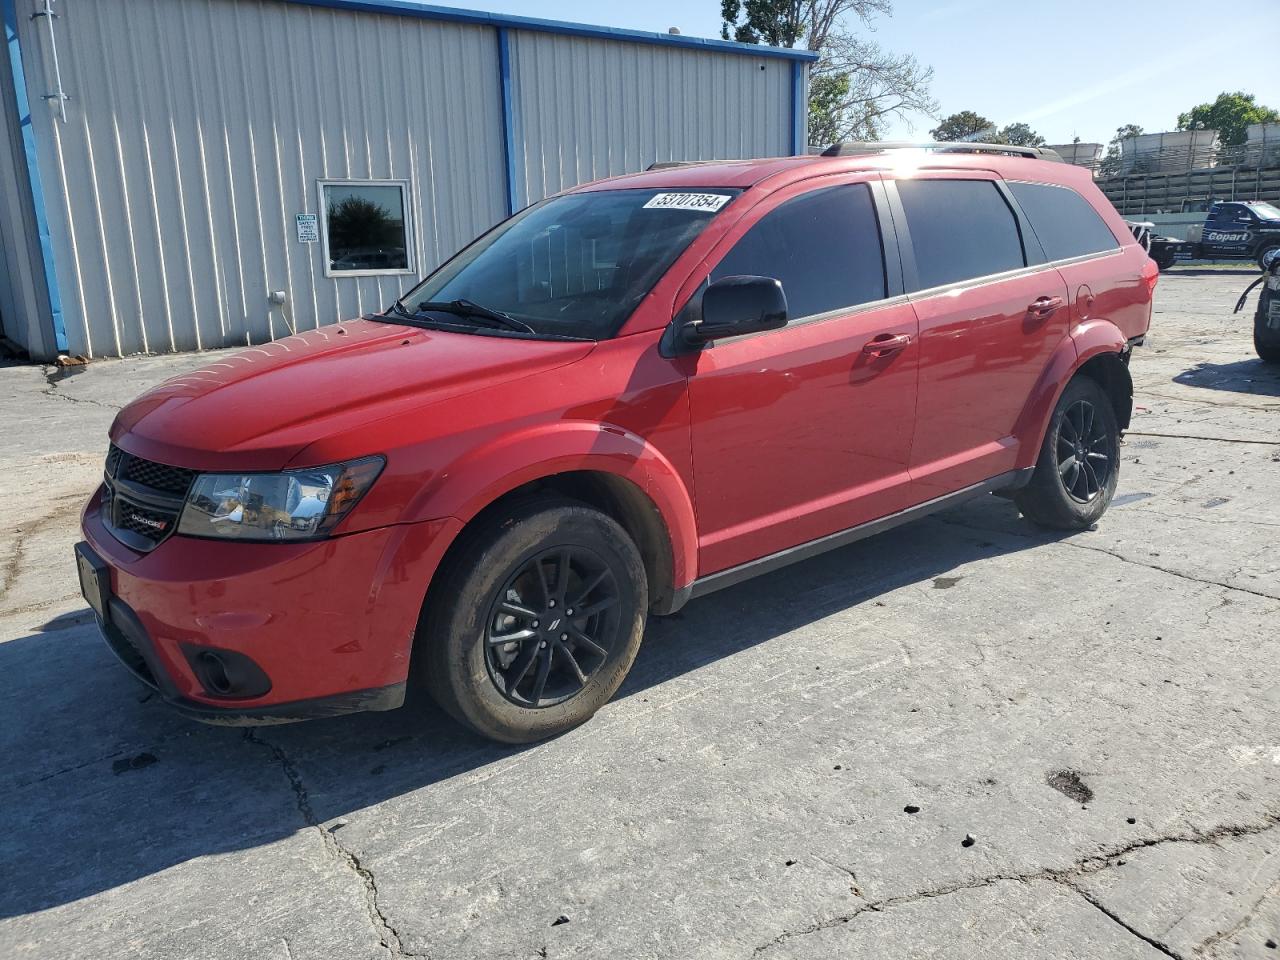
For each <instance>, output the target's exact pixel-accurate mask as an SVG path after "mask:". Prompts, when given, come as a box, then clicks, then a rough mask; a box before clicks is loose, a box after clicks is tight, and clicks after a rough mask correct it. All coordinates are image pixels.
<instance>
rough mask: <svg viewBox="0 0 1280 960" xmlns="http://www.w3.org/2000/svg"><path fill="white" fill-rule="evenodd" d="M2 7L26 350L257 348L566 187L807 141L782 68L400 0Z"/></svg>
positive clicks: (4, 298)
mask: <svg viewBox="0 0 1280 960" xmlns="http://www.w3.org/2000/svg"><path fill="white" fill-rule="evenodd" d="M0 11H2V12H3V18H4V25H5V39H6V43H5V45H4V48H3V50H0V323H3V330H4V334H5V335H6V336H7V337H8V338H9V339H11V340H13V341H16V342H17V343H19V344H21V345H22V346H24V347H26V348H27V349H28V350H29V352H30V353H31V355H32V356H33V357H37V358H46V357H50V356H52V355H54V354H56V353H61V352H66V353H73V354H84V355H86V356H113V355H122V354H129V353H136V352H163V351H172V350H192V349H201V348H210V347H221V346H232V345H243V344H249V343H260V342H263V341H265V340H268V339H271V338H274V337H278V336H282V335H284V334H286V333H287V332H288V331H289V329H290V328H296V329H309V328H311V327H314V326H318V325H320V324H324V323H329V322H332V321H335V320H338V319H341V318H343V317H350V316H354V315H358V314H360V313H361V312H364V311H367V310H371V309H379V308H381V307H383V306H385V305H386V304H387V303H389V302H390V301H391V300H392V299H394V298H395V296H396V295H398V294H399V293H401V292H403V291H404V290H405V289H406V288H407V287H408V286H409V285H410V284H411V282H412V280H413V278H414V277H415V276H418V275H421V274H423V273H425V272H426V271H428V270H429V269H430V268H432V267H433V266H435V265H436V264H438V263H439V262H441V260H443V259H445V258H447V257H448V256H449V255H450V254H452V253H453V252H454V251H455V250H456V249H457V248H458V247H460V246H461V245H462V244H464V243H465V242H466V241H467V240H469V239H471V238H472V237H473V236H475V235H476V234H478V233H480V232H481V231H483V230H484V229H486V228H487V227H489V226H491V225H492V224H494V223H496V222H497V221H499V220H501V219H503V218H504V217H505V216H507V215H508V214H509V213H510V212H512V211H514V210H518V209H520V208H521V207H524V206H525V205H527V204H529V203H532V202H535V201H537V200H540V199H541V198H543V197H545V196H547V195H549V194H552V193H555V192H557V191H559V190H561V189H563V188H565V187H568V186H571V185H573V184H576V183H580V182H582V181H585V180H591V179H596V178H599V177H604V176H611V175H614V174H619V173H626V172H630V171H636V170H641V169H643V168H644V167H646V166H648V165H649V164H650V163H653V162H654V161H658V160H672V159H698V158H701V159H712V158H716V159H729V158H738V157H752V156H757V157H758V156H778V155H785V154H794V153H801V152H803V151H804V147H805V143H806V120H807V110H806V108H805V104H806V87H807V82H808V79H807V68H808V65H809V62H810V61H811V60H812V59H814V55H813V54H810V53H808V52H806V51H801V50H782V49H774V48H770V47H755V46H748V45H743V44H736V43H728V42H724V41H719V40H702V39H697V38H692V37H684V36H679V35H670V34H653V33H642V32H639V31H630V30H615V29H609V28H604V27H590V26H583V25H578V24H568V23H558V22H552V21H543V20H534V19H529V18H525V17H509V16H500V15H494V14H488V13H479V12H472V11H466V10H454V9H447V8H442V7H431V6H425V5H422V4H419V3H415V2H408V0H0ZM54 14H56V16H54Z"/></svg>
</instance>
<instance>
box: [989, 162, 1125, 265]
mask: <svg viewBox="0 0 1280 960" xmlns="http://www.w3.org/2000/svg"><path fill="white" fill-rule="evenodd" d="M1008 187H1009V192H1010V193H1012V194H1013V196H1014V199H1016V200H1017V201H1018V205H1019V206H1020V207H1022V212H1023V213H1025V214H1026V215H1027V219H1028V220H1030V221H1031V229H1033V230H1034V231H1035V232H1036V236H1037V237H1038V238H1039V239H1040V245H1041V246H1043V247H1044V253H1045V256H1046V257H1048V258H1049V259H1050V260H1070V259H1071V258H1072V257H1083V256H1086V255H1088V254H1091V253H1104V252H1106V251H1108V250H1115V249H1117V248H1119V246H1120V241H1119V240H1117V239H1116V237H1115V234H1113V233H1112V232H1111V228H1110V227H1108V226H1107V224H1106V222H1105V221H1104V220H1103V219H1102V217H1100V216H1099V215H1098V211H1096V210H1094V209H1093V206H1092V205H1091V204H1090V203H1089V201H1088V200H1086V199H1085V198H1084V197H1082V196H1080V194H1078V193H1076V192H1075V191H1074V190H1072V189H1071V188H1070V187H1057V186H1052V185H1050V184H1047V183H1019V182H1017V181H1010V182H1009V183H1008Z"/></svg>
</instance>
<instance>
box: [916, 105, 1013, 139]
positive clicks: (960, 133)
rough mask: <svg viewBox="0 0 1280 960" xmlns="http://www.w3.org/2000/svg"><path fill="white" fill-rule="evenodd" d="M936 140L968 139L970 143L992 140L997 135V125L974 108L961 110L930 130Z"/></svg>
mask: <svg viewBox="0 0 1280 960" xmlns="http://www.w3.org/2000/svg"><path fill="white" fill-rule="evenodd" d="M929 136H931V137H933V139H935V140H945V141H948V142H951V141H955V140H967V141H968V142H970V143H975V142H990V141H991V140H993V139H994V138H995V137H996V125H995V124H994V123H992V122H991V121H990V120H988V119H987V118H986V117H984V116H982V115H981V114H979V113H974V112H973V111H972V110H961V111H960V112H959V113H953V114H951V116H949V117H944V118H943V119H942V121H941V122H940V123H939V124H938V125H937V126H936V127H934V128H933V129H932V130H930V131H929Z"/></svg>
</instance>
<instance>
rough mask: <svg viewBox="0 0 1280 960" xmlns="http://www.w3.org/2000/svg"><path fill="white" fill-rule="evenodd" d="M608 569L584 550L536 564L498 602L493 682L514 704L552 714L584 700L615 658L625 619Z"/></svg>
mask: <svg viewBox="0 0 1280 960" xmlns="http://www.w3.org/2000/svg"><path fill="white" fill-rule="evenodd" d="M619 599H620V598H619V595H618V586H617V583H616V582H615V579H614V575H613V572H612V570H610V568H609V566H608V564H607V563H606V562H605V561H604V560H603V559H602V558H601V557H599V556H598V555H597V554H596V553H595V552H594V551H592V550H589V549H587V548H586V547H580V546H566V547H555V548H552V549H550V550H546V551H543V552H542V553H539V554H537V555H536V556H534V557H532V558H531V559H530V560H528V561H527V562H526V563H525V564H524V565H522V566H521V567H520V568H519V569H518V570H516V572H515V573H514V574H513V575H512V576H511V577H510V578H509V579H508V580H507V582H506V584H505V585H504V586H503V587H502V588H501V590H500V591H499V592H498V595H497V597H496V598H495V599H494V601H493V603H492V605H491V610H490V615H489V617H488V619H487V624H488V625H487V627H486V630H485V665H486V666H487V668H488V671H489V679H490V680H492V681H493V684H494V686H495V687H497V689H498V692H499V693H501V694H502V696H503V697H505V698H506V699H507V700H509V701H510V702H511V703H514V704H516V705H517V706H521V707H526V708H545V707H550V706H555V705H556V704H560V703H564V702H565V701H566V700H568V699H570V698H571V697H574V696H576V695H577V694H578V693H580V692H581V691H582V690H583V689H584V688H585V687H586V686H587V684H588V683H589V682H590V681H591V678H592V677H593V676H594V675H595V674H596V672H597V671H598V670H600V668H601V667H602V666H604V664H605V662H606V661H607V660H608V658H609V652H610V651H611V650H612V649H613V647H614V645H615V644H616V643H617V641H618V635H619V633H620V627H621V620H620V617H619V616H618V613H619Z"/></svg>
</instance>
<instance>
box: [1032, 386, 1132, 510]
mask: <svg viewBox="0 0 1280 960" xmlns="http://www.w3.org/2000/svg"><path fill="white" fill-rule="evenodd" d="M1119 479H1120V428H1119V425H1118V423H1117V422H1116V414H1115V410H1114V409H1113V408H1112V406H1111V400H1110V398H1109V397H1108V396H1107V394H1106V391H1104V390H1103V389H1102V387H1101V386H1100V385H1099V384H1098V382H1097V381H1096V380H1094V379H1093V378H1091V377H1087V376H1083V375H1077V376H1076V377H1075V378H1074V379H1073V380H1072V381H1071V382H1070V383H1068V384H1067V387H1066V389H1065V390H1063V392H1062V396H1061V398H1059V400H1058V405H1057V406H1056V407H1055V408H1054V411H1053V416H1052V417H1051V418H1050V420H1049V429H1048V430H1047V431H1046V432H1045V438H1044V444H1043V446H1042V447H1041V448H1040V456H1039V458H1038V459H1037V460H1036V468H1035V472H1034V473H1033V474H1032V476H1031V482H1030V483H1028V484H1027V485H1026V486H1025V487H1023V488H1022V490H1020V491H1018V494H1017V495H1016V496H1015V497H1014V501H1015V502H1016V503H1017V505H1018V509H1019V510H1021V511H1022V514H1023V516H1025V517H1026V518H1027V519H1028V520H1030V521H1031V522H1032V523H1035V524H1037V525H1039V526H1042V527H1048V528H1050V529H1053V530H1085V529H1088V528H1089V527H1090V526H1092V525H1093V524H1095V523H1097V522H1098V520H1099V519H1100V518H1101V517H1102V515H1103V514H1104V513H1106V511H1107V507H1108V506H1109V505H1110V504H1111V498H1112V497H1113V496H1115V492H1116V484H1117V483H1118V482H1119Z"/></svg>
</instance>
